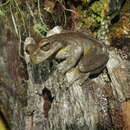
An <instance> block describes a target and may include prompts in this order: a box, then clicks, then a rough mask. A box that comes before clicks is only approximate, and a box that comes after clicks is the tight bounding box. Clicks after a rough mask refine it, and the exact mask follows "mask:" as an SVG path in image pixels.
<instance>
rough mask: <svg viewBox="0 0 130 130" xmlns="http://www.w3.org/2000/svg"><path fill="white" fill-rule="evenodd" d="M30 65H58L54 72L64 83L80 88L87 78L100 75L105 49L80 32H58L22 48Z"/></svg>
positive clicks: (105, 62)
mask: <svg viewBox="0 0 130 130" xmlns="http://www.w3.org/2000/svg"><path fill="white" fill-rule="evenodd" d="M25 51H26V53H27V54H28V55H29V57H30V63H32V64H39V63H42V62H44V61H46V60H48V59H50V60H52V59H55V60H57V61H60V62H58V64H57V69H58V71H59V72H60V73H62V74H64V75H66V77H67V81H68V82H70V83H73V82H74V81H76V80H79V81H80V82H79V83H80V84H82V83H83V82H84V81H85V80H87V79H88V77H89V76H90V75H93V74H98V73H100V72H101V71H102V70H103V69H104V68H105V67H106V64H107V62H108V60H109V54H108V52H107V48H106V46H105V45H104V44H103V43H102V42H101V41H99V40H97V39H95V38H93V37H92V36H90V35H89V34H87V33H83V32H74V31H70V32H61V33H58V34H54V35H52V36H49V37H45V38H42V39H41V40H40V41H39V42H38V43H35V44H31V43H30V44H28V45H27V46H26V47H25Z"/></svg>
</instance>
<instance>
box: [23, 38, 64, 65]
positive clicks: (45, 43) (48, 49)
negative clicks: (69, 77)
mask: <svg viewBox="0 0 130 130" xmlns="http://www.w3.org/2000/svg"><path fill="white" fill-rule="evenodd" d="M61 48H62V45H61V43H60V42H58V41H56V40H53V39H49V38H43V39H42V40H41V41H40V42H39V43H37V44H28V45H27V46H26V47H25V51H26V53H28V55H29V56H30V63H33V64H39V63H41V62H43V61H45V60H47V59H49V58H50V57H51V56H53V55H54V54H55V53H56V52H57V51H58V50H59V49H61Z"/></svg>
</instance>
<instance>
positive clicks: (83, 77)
mask: <svg viewBox="0 0 130 130" xmlns="http://www.w3.org/2000/svg"><path fill="white" fill-rule="evenodd" d="M89 75H90V73H82V74H81V76H80V77H79V79H78V84H79V85H80V86H83V84H84V83H85V81H87V80H88V79H89Z"/></svg>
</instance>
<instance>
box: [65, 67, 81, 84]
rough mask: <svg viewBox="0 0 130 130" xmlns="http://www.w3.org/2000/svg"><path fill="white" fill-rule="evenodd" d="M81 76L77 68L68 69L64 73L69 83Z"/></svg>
mask: <svg viewBox="0 0 130 130" xmlns="http://www.w3.org/2000/svg"><path fill="white" fill-rule="evenodd" d="M80 76H81V72H80V71H79V69H78V68H72V69H71V70H70V71H68V72H67V73H66V78H67V81H68V82H69V83H70V84H73V83H74V82H75V81H76V80H78V79H79V78H80Z"/></svg>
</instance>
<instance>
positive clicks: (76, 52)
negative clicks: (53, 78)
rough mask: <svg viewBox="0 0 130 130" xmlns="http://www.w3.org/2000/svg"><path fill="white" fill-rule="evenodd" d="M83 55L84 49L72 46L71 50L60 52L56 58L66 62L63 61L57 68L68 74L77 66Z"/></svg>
mask: <svg viewBox="0 0 130 130" xmlns="http://www.w3.org/2000/svg"><path fill="white" fill-rule="evenodd" d="M82 53H83V49H82V47H81V46H70V48H69V49H64V50H61V51H59V52H58V54H57V55H56V58H57V59H58V58H59V59H64V61H62V62H61V63H60V64H59V65H58V66H57V69H58V70H59V71H60V72H61V73H63V74H64V73H66V72H67V71H69V70H70V69H71V68H72V67H74V66H75V65H76V63H77V62H78V60H79V59H80V57H81V55H82Z"/></svg>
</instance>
